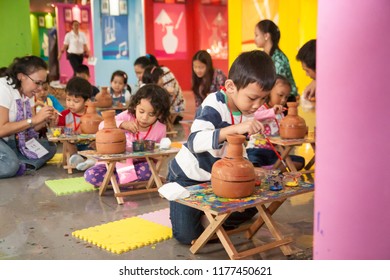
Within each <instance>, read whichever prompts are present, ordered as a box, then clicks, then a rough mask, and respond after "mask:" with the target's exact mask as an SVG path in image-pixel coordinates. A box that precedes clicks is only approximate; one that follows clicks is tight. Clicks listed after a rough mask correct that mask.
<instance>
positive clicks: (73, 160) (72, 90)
mask: <svg viewBox="0 0 390 280" xmlns="http://www.w3.org/2000/svg"><path fill="white" fill-rule="evenodd" d="M65 92H66V107H67V109H66V110H64V111H62V112H61V115H62V116H60V117H59V118H58V126H64V127H67V128H69V129H70V130H72V131H73V133H75V134H80V133H81V128H80V118H81V117H82V116H83V115H84V114H85V112H86V105H85V102H86V101H88V100H89V99H90V98H91V94H92V87H91V84H90V83H89V82H88V81H87V80H85V79H83V78H80V77H73V78H72V79H70V80H69V82H68V83H67V84H66V88H65ZM64 145H69V146H68V150H69V151H70V154H71V156H70V158H69V162H68V164H69V165H70V166H72V167H73V168H76V169H77V170H86V169H87V168H88V167H90V166H93V165H94V164H95V161H94V160H92V159H88V160H85V159H84V158H83V157H82V156H80V155H79V154H77V151H83V150H88V149H90V148H91V143H90V142H89V141H86V142H78V143H77V144H70V143H64Z"/></svg>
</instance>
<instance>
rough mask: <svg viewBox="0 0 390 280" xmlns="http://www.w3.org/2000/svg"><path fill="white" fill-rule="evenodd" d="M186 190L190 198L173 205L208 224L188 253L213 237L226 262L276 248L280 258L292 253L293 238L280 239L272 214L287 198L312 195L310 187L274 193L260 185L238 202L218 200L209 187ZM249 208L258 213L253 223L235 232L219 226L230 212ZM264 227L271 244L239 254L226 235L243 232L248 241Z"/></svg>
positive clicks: (303, 184) (281, 237)
mask: <svg viewBox="0 0 390 280" xmlns="http://www.w3.org/2000/svg"><path fill="white" fill-rule="evenodd" d="M187 190H188V191H190V193H191V195H190V197H188V198H185V199H179V200H176V202H178V203H181V204H184V205H187V206H189V207H193V208H196V209H199V210H201V211H203V212H204V214H205V216H206V217H207V219H208V221H209V222H210V224H209V225H208V226H207V228H206V229H205V230H204V231H203V233H202V234H201V235H200V236H199V238H198V239H196V240H194V242H193V244H192V246H191V248H190V251H191V252H192V253H193V254H196V253H197V252H199V250H200V249H202V248H203V247H204V246H205V245H206V244H207V241H209V240H210V239H212V238H215V235H216V237H217V238H219V240H220V241H221V243H222V246H223V247H224V249H225V250H226V252H227V254H228V255H229V257H230V259H243V258H246V257H248V256H252V255H255V254H258V253H261V252H264V251H266V250H269V249H272V248H278V247H279V248H280V249H281V250H282V252H283V254H284V255H291V254H292V249H291V247H290V246H289V245H288V244H289V243H291V242H292V241H293V239H292V238H291V237H283V235H282V233H281V232H280V230H279V229H278V227H277V225H276V223H275V221H274V219H273V217H272V215H273V214H274V213H275V211H276V210H277V209H278V208H279V207H280V206H281V205H282V204H283V202H284V201H286V199H287V198H289V197H293V196H296V195H300V194H303V193H307V192H312V191H313V190H314V185H313V184H311V183H306V182H300V185H299V186H298V187H294V188H284V189H283V190H281V191H277V192H275V191H270V190H268V186H267V185H265V184H263V185H262V186H261V187H256V191H255V193H254V194H253V195H252V196H249V197H245V198H241V199H226V198H219V197H217V196H216V195H215V194H214V193H213V191H212V187H211V185H210V184H200V185H195V186H190V187H188V188H187ZM251 207H256V208H257V210H258V211H259V213H258V215H257V219H256V220H254V221H253V222H251V223H250V224H247V225H245V226H242V227H240V228H238V229H234V230H230V231H225V230H224V228H223V227H222V225H223V223H224V222H225V221H226V219H228V218H229V216H230V215H231V214H232V213H233V212H237V211H238V212H240V211H243V210H245V209H247V208H251ZM264 224H265V225H266V226H267V228H268V230H269V231H270V233H271V234H272V236H273V237H274V239H275V241H272V242H269V243H267V244H265V245H261V246H255V247H254V248H252V249H247V250H244V251H241V252H239V251H237V249H236V248H235V246H234V244H233V242H232V241H231V239H230V238H229V235H232V234H236V233H238V232H242V231H244V232H245V236H246V238H248V239H251V238H252V237H253V235H254V234H255V233H256V232H257V231H258V230H259V229H260V228H261V227H262V226H263V225H264Z"/></svg>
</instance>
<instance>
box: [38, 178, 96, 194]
mask: <svg viewBox="0 0 390 280" xmlns="http://www.w3.org/2000/svg"><path fill="white" fill-rule="evenodd" d="M45 184H46V186H48V187H49V189H51V190H52V191H53V192H54V193H55V194H56V195H57V196H61V195H68V194H72V193H79V192H91V191H95V190H98V188H95V187H94V186H93V185H91V184H90V183H87V182H86V181H85V179H84V177H77V178H69V179H57V180H48V181H45Z"/></svg>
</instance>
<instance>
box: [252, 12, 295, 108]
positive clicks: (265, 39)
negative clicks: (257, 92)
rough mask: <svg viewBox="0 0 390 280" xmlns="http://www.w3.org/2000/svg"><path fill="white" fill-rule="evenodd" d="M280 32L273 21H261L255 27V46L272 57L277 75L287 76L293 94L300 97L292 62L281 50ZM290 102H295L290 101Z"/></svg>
mask: <svg viewBox="0 0 390 280" xmlns="http://www.w3.org/2000/svg"><path fill="white" fill-rule="evenodd" d="M279 41H280V30H279V28H278V26H277V25H276V24H275V23H274V22H273V21H271V20H268V19H265V20H262V21H259V22H258V23H257V24H256V27H255V44H256V46H257V47H258V48H263V49H264V51H265V52H266V53H267V54H268V55H270V56H271V57H272V60H273V62H274V64H275V69H276V74H279V75H282V76H285V77H286V78H287V79H288V81H289V82H290V85H291V94H292V95H293V96H297V95H298V90H297V86H296V85H295V81H294V77H293V75H292V72H291V68H290V62H289V61H288V58H287V56H286V55H285V54H284V53H283V52H282V50H281V49H280V48H279ZM289 101H295V100H291V99H289Z"/></svg>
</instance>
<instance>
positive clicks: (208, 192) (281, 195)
mask: <svg viewBox="0 0 390 280" xmlns="http://www.w3.org/2000/svg"><path fill="white" fill-rule="evenodd" d="M186 189H187V190H188V191H189V192H190V193H191V195H190V196H189V197H187V198H183V199H178V200H176V202H178V203H181V204H184V205H187V206H190V207H193V208H196V209H199V210H201V211H205V212H206V211H207V212H210V213H211V214H213V215H221V214H224V213H228V212H234V211H238V210H239V211H242V210H244V209H246V208H250V207H254V206H256V205H258V204H264V203H270V202H273V201H278V200H284V199H286V198H288V197H292V196H295V195H298V194H303V193H307V192H312V191H314V184H312V183H308V182H303V181H300V182H299V186H298V187H293V188H283V189H282V190H281V191H270V190H269V186H268V185H267V184H265V183H264V184H262V185H261V186H256V187H255V192H254V193H253V194H252V195H251V196H248V197H244V198H238V199H229V198H222V197H218V196H216V195H215V194H214V193H213V190H212V187H211V184H210V183H208V184H207V183H205V184H200V185H194V186H190V187H187V188H186Z"/></svg>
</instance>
